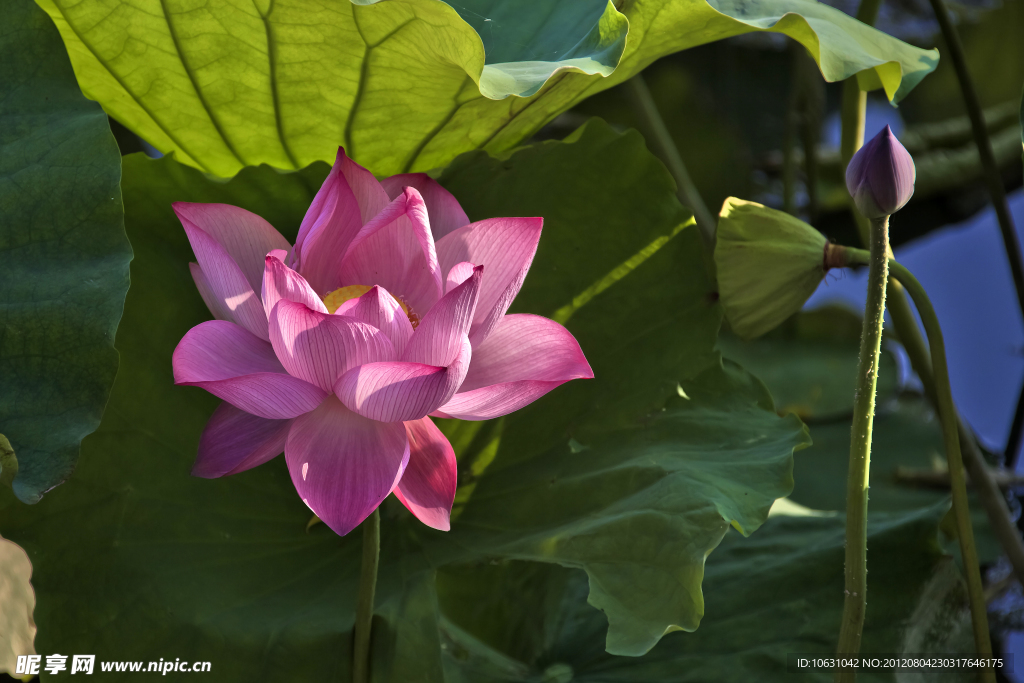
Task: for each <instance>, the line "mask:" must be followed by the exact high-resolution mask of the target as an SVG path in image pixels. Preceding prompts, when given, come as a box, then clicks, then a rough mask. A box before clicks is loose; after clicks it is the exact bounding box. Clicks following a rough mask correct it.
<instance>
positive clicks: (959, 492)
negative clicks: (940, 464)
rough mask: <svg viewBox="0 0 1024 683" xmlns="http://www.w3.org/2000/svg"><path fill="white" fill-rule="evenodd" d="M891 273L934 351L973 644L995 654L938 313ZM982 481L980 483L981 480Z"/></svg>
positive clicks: (859, 252) (852, 255) (901, 269)
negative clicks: (914, 310)
mask: <svg viewBox="0 0 1024 683" xmlns="http://www.w3.org/2000/svg"><path fill="white" fill-rule="evenodd" d="M847 258H848V261H849V263H850V264H851V265H852V264H863V263H865V262H867V263H870V261H871V258H872V255H871V254H869V253H868V252H865V251H864V250H863V249H847ZM889 268H890V272H891V273H892V276H893V278H894V279H895V280H897V281H898V282H899V283H900V284H901V285H903V287H904V289H906V291H907V293H909V294H910V298H911V299H913V301H914V305H915V306H917V311H918V313H920V314H921V322H922V323H924V329H925V332H927V334H928V346H929V348H930V351H931V360H932V370H933V373H934V375H933V376H934V378H935V398H936V401H935V403H936V406H937V408H938V412H939V420H940V421H941V423H942V437H943V440H944V441H945V445H946V458H947V460H948V462H949V478H950V487H951V489H952V494H953V515H954V516H955V518H956V527H957V536H958V537H959V541H960V555H961V556H962V557H963V562H964V570H965V572H966V573H967V592H968V595H969V596H970V603H971V624H972V626H973V629H974V646H975V649H976V651H977V652H978V654H980V655H981V656H983V657H987V656H990V655H991V654H992V642H991V639H990V637H989V631H988V614H987V610H986V606H985V591H984V588H983V586H982V583H981V569H980V568H979V565H978V554H977V551H976V550H975V545H974V529H973V527H972V526H971V513H970V508H969V506H968V502H967V481H966V477H965V476H964V463H963V458H962V455H961V452H960V437H959V430H958V425H957V415H956V408H955V407H954V404H953V391H952V389H951V388H950V384H949V368H948V367H947V365H946V346H945V342H944V340H943V337H942V328H941V327H940V326H939V318H938V316H936V315H935V309H934V308H932V304H931V300H930V299H929V298H928V294H927V293H926V292H925V290H924V287H922V286H921V283H920V282H918V281H917V278H915V277H914V276H913V274H912V273H911V272H910V271H909V270H907V268H906V267H905V266H903V265H901V264H900V263H898V262H897V261H895V260H894V259H890V260H889ZM979 484H980V482H979ZM981 680H983V681H985V682H986V683H995V680H996V678H995V672H994V671H993V670H992V669H985V670H984V671H983V674H982V679H981Z"/></svg>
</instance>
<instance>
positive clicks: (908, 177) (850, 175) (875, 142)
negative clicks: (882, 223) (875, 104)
mask: <svg viewBox="0 0 1024 683" xmlns="http://www.w3.org/2000/svg"><path fill="white" fill-rule="evenodd" d="M916 179H917V169H916V168H915V167H914V158H913V157H912V156H910V152H908V151H907V148H906V147H904V146H903V145H901V144H900V141H899V140H897V139H896V136H895V135H893V134H892V131H891V130H890V129H889V126H886V127H885V129H884V130H882V131H879V133H878V135H876V136H875V137H874V138H872V139H871V141H870V142H868V143H867V144H866V145H864V146H863V147H861V148H860V150H858V151H857V153H856V154H854V155H853V159H851V160H850V165H849V166H847V167H846V187H847V189H848V190H849V191H850V196H852V197H853V201H854V203H855V204H856V205H857V208H858V209H859V210H860V212H861V213H862V214H864V216H866V217H867V218H882V217H883V216H888V215H891V214H894V213H896V212H897V211H899V210H900V209H902V208H903V206H904V205H905V204H906V203H907V202H908V201H910V197H911V196H912V195H913V194H914V181H915V180H916Z"/></svg>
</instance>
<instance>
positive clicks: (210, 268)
mask: <svg viewBox="0 0 1024 683" xmlns="http://www.w3.org/2000/svg"><path fill="white" fill-rule="evenodd" d="M181 224H182V226H183V227H184V228H185V234H186V235H188V241H189V243H190V244H191V245H192V251H193V252H195V255H196V260H197V261H199V267H200V268H201V269H202V271H203V275H204V276H205V279H206V284H207V286H208V290H207V291H208V296H210V297H211V302H212V303H213V304H214V305H213V306H211V305H209V304H207V307H208V308H210V310H211V311H212V310H213V309H214V308H217V309H218V310H220V311H221V312H224V311H227V312H228V315H229V316H230V317H229V318H228V319H229V320H230V321H231V322H235V323H238V324H239V325H241V326H242V327H244V328H245V329H247V330H249V331H250V332H252V333H253V334H255V335H256V336H257V337H260V338H261V339H268V334H267V314H266V313H265V312H264V311H263V305H262V304H261V303H260V300H259V297H257V296H256V292H254V291H253V288H252V286H251V285H250V284H249V281H248V280H247V279H246V277H245V275H244V274H243V273H242V269H241V268H239V267H238V265H237V264H236V263H235V261H234V259H232V258H231V256H230V255H229V254H228V252H227V251H226V250H225V249H224V247H222V246H221V245H220V243H219V242H217V240H215V239H214V238H213V237H211V236H210V235H208V234H206V232H204V231H203V230H201V229H199V228H198V227H196V225H195V224H193V223H192V222H191V221H190V220H188V219H187V218H184V217H181ZM197 286H199V285H198V283H197ZM199 293H200V295H202V289H200V292H199ZM204 299H205V296H204Z"/></svg>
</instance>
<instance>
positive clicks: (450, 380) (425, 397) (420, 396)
mask: <svg viewBox="0 0 1024 683" xmlns="http://www.w3.org/2000/svg"><path fill="white" fill-rule="evenodd" d="M472 353H473V348H472V346H470V344H469V339H468V338H466V337H465V335H463V337H462V345H461V350H460V352H459V353H458V355H457V356H456V357H455V358H454V359H453V360H452V362H451V363H450V364H449V365H448V366H447V367H438V366H434V365H425V364H422V363H367V364H366V365H360V366H359V367H355V368H352V369H351V370H349V371H348V372H346V373H345V374H344V375H342V376H341V379H339V380H338V382H337V383H336V384H335V385H334V393H335V394H336V395H337V396H338V398H339V399H341V402H342V403H344V404H345V406H346V407H347V408H349V410H353V411H355V412H357V413H359V414H360V415H362V416H363V417H368V418H370V419H371V420H379V421H381V422H407V421H409V420H418V419H420V418H421V417H425V416H426V415H428V414H430V413H431V412H433V411H434V410H437V409H438V408H439V407H441V406H442V405H444V404H445V403H447V402H448V401H449V400H450V399H451V397H452V396H453V395H454V394H455V391H456V390H457V389H458V388H459V385H460V384H462V380H463V379H464V378H465V376H466V371H467V370H468V369H469V362H470V359H471V357H472Z"/></svg>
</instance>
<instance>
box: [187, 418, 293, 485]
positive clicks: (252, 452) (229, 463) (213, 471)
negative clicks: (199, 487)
mask: <svg viewBox="0 0 1024 683" xmlns="http://www.w3.org/2000/svg"><path fill="white" fill-rule="evenodd" d="M291 424H292V423H291V420H266V419H264V418H262V417H256V416H255V415H250V414H249V413H246V412H244V411H241V410H239V409H238V408H236V407H234V406H233V405H231V404H230V403H221V404H220V405H219V406H218V407H217V410H215V411H213V415H212V416H211V417H210V421H209V422H207V423H206V429H204V430H203V435H202V436H201V437H199V455H198V456H196V462H195V464H194V465H193V466H192V476H195V477H203V478H204V479H215V478H217V477H223V476H225V475H228V474H238V473H239V472H244V471H245V470H248V469H252V468H253V467H256V466H257V465H262V464H263V463H265V462H267V461H268V460H270V459H272V458H274V457H275V456H277V455H279V454H281V453H283V452H284V442H285V439H286V438H287V437H288V429H289V427H291Z"/></svg>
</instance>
